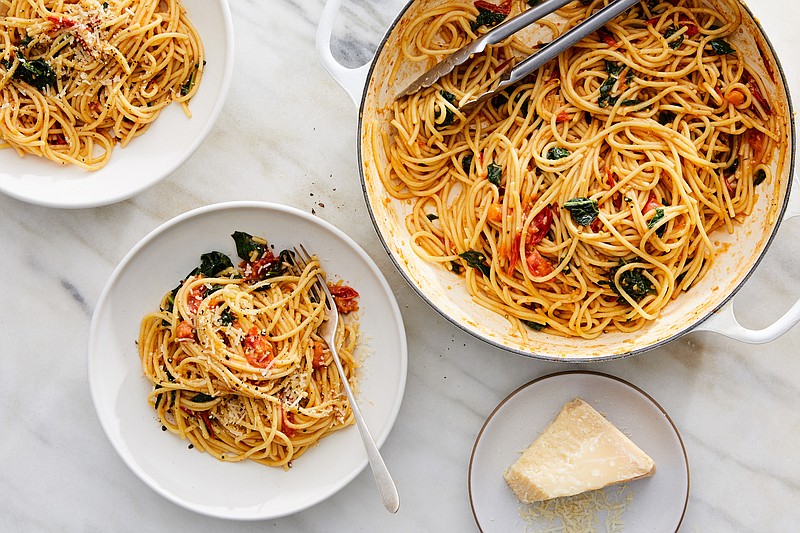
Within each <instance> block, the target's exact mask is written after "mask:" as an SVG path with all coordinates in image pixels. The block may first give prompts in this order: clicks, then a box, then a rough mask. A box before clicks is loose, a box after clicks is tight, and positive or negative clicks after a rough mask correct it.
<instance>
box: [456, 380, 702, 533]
mask: <svg viewBox="0 0 800 533" xmlns="http://www.w3.org/2000/svg"><path fill="white" fill-rule="evenodd" d="M578 397H579V398H583V399H584V400H585V401H586V402H588V403H589V404H590V405H592V407H594V408H595V409H597V411H599V412H600V413H602V414H603V415H604V416H605V417H606V418H607V419H608V420H609V421H611V422H612V423H613V424H614V425H615V426H617V427H618V428H619V429H620V431H622V432H623V433H625V434H626V435H627V436H628V437H630V438H631V440H633V442H635V443H636V444H637V445H638V446H639V447H640V448H641V449H642V450H644V452H645V453H647V454H648V455H649V456H650V457H652V458H653V460H654V461H655V463H656V474H655V475H654V476H653V477H651V478H647V479H641V480H637V481H632V482H630V483H628V484H627V489H626V491H629V493H630V494H632V495H633V500H632V501H630V502H629V503H628V504H627V508H626V510H625V512H624V514H623V516H622V519H623V521H624V523H625V531H647V532H649V533H673V532H675V531H677V530H678V527H679V526H680V523H681V521H682V520H683V515H684V512H685V511H686V504H687V502H688V499H689V465H688V461H687V458H686V449H685V448H684V446H683V441H682V440H681V437H680V435H679V434H678V430H677V428H676V427H675V424H673V422H672V420H671V419H670V418H669V415H667V413H666V412H665V411H664V409H662V408H661V406H659V405H658V404H657V403H656V401H655V400H653V398H651V397H650V396H648V395H647V393H645V392H644V391H642V390H641V389H639V388H637V387H635V386H634V385H631V384H630V383H628V382H626V381H623V380H621V379H619V378H615V377H613V376H608V375H605V374H598V373H593V372H563V373H558V374H551V375H549V376H544V377H541V378H539V379H536V380H534V381H532V382H530V383H528V384H527V385H523V386H522V387H520V388H519V389H517V390H516V391H514V392H513V393H511V394H510V395H509V396H508V397H507V398H506V399H505V400H503V401H502V402H501V403H500V405H498V406H497V407H496V408H495V410H494V412H493V413H492V414H491V415H489V418H488V419H487V420H486V423H485V424H484V426H483V429H481V432H480V434H479V435H478V439H477V441H476V442H475V447H474V449H473V451H472V458H471V460H470V470H469V495H470V501H471V504H472V512H473V514H474V515H475V521H476V522H477V523H478V527H479V528H480V529H481V531H483V533H494V532H502V533H510V532H513V531H526V532H527V531H537V530H539V529H541V528H543V527H544V526H545V525H546V522H544V521H542V522H536V521H533V522H531V521H530V520H527V519H523V517H522V515H521V510H523V509H524V508H525V507H524V506H523V505H522V504H520V503H519V501H518V500H517V498H516V496H515V495H514V493H513V492H512V491H511V489H510V488H509V486H508V485H507V484H506V482H505V480H504V479H503V472H504V471H505V469H506V468H507V467H509V466H510V465H512V464H513V463H514V462H515V461H516V460H517V458H518V457H519V454H520V453H521V452H522V451H523V450H525V449H526V448H527V447H528V446H530V445H531V443H532V442H533V441H534V440H535V439H536V437H537V436H539V434H540V433H541V432H542V431H543V430H544V429H545V427H547V425H548V424H549V423H550V422H551V421H552V420H553V419H554V418H555V417H556V415H557V414H558V412H559V411H560V410H561V407H562V406H563V405H564V404H565V403H566V402H568V401H570V400H572V399H574V398H578ZM605 490H606V491H608V493H609V494H613V492H612V491H614V490H619V488H618V487H616V488H615V487H608V488H606V489H605ZM600 525H601V526H603V525H604V522H600ZM601 529H602V530H605V529H604V527H601Z"/></svg>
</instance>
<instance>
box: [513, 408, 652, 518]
mask: <svg viewBox="0 0 800 533" xmlns="http://www.w3.org/2000/svg"><path fill="white" fill-rule="evenodd" d="M655 471H656V465H655V462H653V460H652V459H651V458H650V457H648V456H647V454H646V453H644V452H643V451H642V450H641V449H639V447H638V446H636V445H635V444H634V443H633V442H632V441H631V440H630V439H629V438H628V437H626V436H625V435H624V434H623V433H622V432H621V431H620V430H618V429H617V428H616V427H614V425H613V424H612V423H611V422H609V421H608V420H606V419H605V418H604V417H603V416H602V415H601V414H600V413H598V412H597V411H595V410H594V408H592V406H591V405H589V404H588V403H586V402H584V401H583V400H581V399H580V398H576V399H574V400H572V401H571V402H567V403H566V404H565V405H564V407H563V408H562V409H561V412H560V413H559V414H558V416H557V417H556V419H555V420H553V421H552V422H551V423H550V425H549V426H547V428H545V430H544V432H542V434H541V435H539V437H538V438H537V439H536V440H535V441H534V443H533V444H531V446H530V447H529V448H528V449H527V450H525V451H524V452H523V453H522V456H521V457H520V458H519V459H518V460H517V462H516V463H514V464H513V465H511V466H510V467H509V468H508V469H506V471H505V474H504V477H505V480H506V482H507V483H508V484H509V486H510V487H511V489H512V490H513V491H514V494H516V495H517V498H519V500H520V501H521V502H524V503H532V502H538V501H542V500H549V499H551V498H559V497H562V496H572V495H575V494H580V493H582V492H586V491H590V490H595V489H600V488H603V487H606V486H608V485H613V484H615V483H624V482H626V481H631V480H634V479H639V478H644V477H650V476H652V475H653V474H655Z"/></svg>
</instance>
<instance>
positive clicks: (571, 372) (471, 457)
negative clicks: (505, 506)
mask: <svg viewBox="0 0 800 533" xmlns="http://www.w3.org/2000/svg"><path fill="white" fill-rule="evenodd" d="M574 374H582V375H590V376H593V377H596V378H605V379H610V380H612V381H616V382H618V383H621V384H622V385H626V386H628V387H630V388H632V389H633V390H635V391H636V392H638V393H639V394H641V395H642V396H644V397H645V398H646V399H647V400H649V401H650V402H651V403H652V404H653V405H655V406H656V408H657V409H658V410H659V411H661V413H662V414H663V415H664V417H665V418H666V420H667V422H669V424H670V426H672V430H673V431H674V432H675V436H677V437H678V442H679V443H680V445H681V451H682V452H683V460H684V465H685V467H686V497H685V498H684V501H683V511H682V512H681V518H680V520H678V523H677V525H676V526H675V531H676V532H677V531H678V530H679V529H680V527H681V524H682V523H683V519H684V518H685V517H686V510H687V508H688V507H689V494H690V492H691V484H692V478H691V472H690V470H689V456H688V454H687V453H686V444H685V443H684V442H683V437H682V436H681V433H680V431H679V430H678V426H676V425H675V422H674V421H673V420H672V417H670V416H669V413H667V411H666V409H664V408H663V407H662V406H661V404H660V403H658V402H657V401H656V399H655V398H653V397H652V396H650V394H648V393H647V392H645V391H644V390H643V389H641V388H640V387H638V386H636V385H634V384H633V383H631V382H629V381H627V380H625V379H622V378H620V377H618V376H614V375H611V374H606V373H604V372H598V371H595V370H564V371H561V372H553V373H551V374H545V375H542V376H539V377H537V378H534V379H532V380H530V381H528V382H526V383H524V384H522V385H520V386H519V387H517V388H516V389H515V390H514V391H512V392H511V393H510V394H508V396H506V397H505V398H503V399H502V400H501V401H500V402H499V403H498V404H497V405H496V406H495V408H494V409H492V412H491V413H489V415H488V416H487V417H486V420H485V421H484V422H483V425H482V426H481V429H480V431H479V432H478V435H477V436H476V437H475V443H474V444H473V446H472V451H471V452H470V455H469V472H468V475H467V491H468V492H469V507H470V510H471V511H472V518H473V519H474V520H475V525H476V526H477V527H478V530H480V531H481V532H482V533H483V528H482V527H481V522H480V519H479V518H478V514H477V513H476V512H475V502H474V499H473V493H472V468H473V464H474V460H475V451H476V450H477V449H478V443H479V442H480V440H481V437H483V433H484V431H485V430H486V427H487V426H488V425H489V422H491V420H492V418H494V416H495V415H496V414H497V413H498V412H499V411H500V409H502V408H503V406H504V405H505V404H506V403H507V402H508V401H509V400H511V398H513V397H514V396H516V395H517V394H519V393H520V392H522V391H523V390H524V389H527V388H528V387H531V386H533V385H535V384H537V383H539V382H541V381H545V380H548V379H551V378H555V377H560V376H564V375H574Z"/></svg>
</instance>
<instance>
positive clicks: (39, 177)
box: [0, 0, 233, 209]
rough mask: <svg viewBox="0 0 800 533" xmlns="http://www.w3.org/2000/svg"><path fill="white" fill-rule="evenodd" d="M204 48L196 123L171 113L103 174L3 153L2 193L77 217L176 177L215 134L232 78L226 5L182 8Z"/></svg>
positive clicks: (188, 0) (216, 0) (201, 1)
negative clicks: (76, 211) (72, 212)
mask: <svg viewBox="0 0 800 533" xmlns="http://www.w3.org/2000/svg"><path fill="white" fill-rule="evenodd" d="M181 3H182V5H183V6H184V7H185V8H186V11H187V13H188V16H189V20H191V21H192V24H194V25H195V27H196V28H197V31H198V33H199V34H200V38H201V39H202V41H203V49H204V50H205V59H206V66H205V71H204V73H203V79H202V80H201V82H200V85H199V86H198V88H197V93H196V94H195V95H194V97H193V98H192V99H191V101H190V102H189V109H190V111H191V112H192V118H189V117H187V116H186V114H185V113H184V112H183V109H181V107H180V106H179V105H177V104H173V105H169V106H167V107H166V108H165V109H164V110H163V111H162V112H161V114H160V115H159V116H158V118H157V119H156V121H155V122H153V124H151V125H150V128H149V129H148V130H147V131H146V132H145V133H144V134H143V135H141V136H139V137H137V138H136V139H133V140H132V141H131V142H130V144H128V146H126V147H125V148H120V147H119V146H117V147H116V148H114V151H113V153H112V154H111V159H110V160H109V162H108V164H106V166H105V167H103V168H101V169H100V170H96V171H94V172H89V171H87V170H84V169H82V168H80V167H77V166H74V165H60V164H58V163H55V162H53V161H50V160H49V159H45V158H42V157H36V156H33V155H25V156H24V157H20V156H19V155H18V154H17V152H16V151H15V150H13V149H12V148H4V149H2V150H0V192H2V193H5V194H7V195H8V196H11V197H13V198H16V199H18V200H22V201H24V202H28V203H30V204H36V205H43V206H47V207H57V208H65V209H77V208H85V207H97V206H101V205H109V204H113V203H116V202H121V201H122V200H126V199H128V198H130V197H132V196H134V195H136V194H139V193H140V192H142V191H144V190H145V189H148V188H150V187H152V186H153V185H155V184H156V183H158V182H159V181H161V180H163V179H164V178H166V177H167V176H169V175H170V174H172V173H173V172H175V170H177V169H178V167H180V166H181V165H182V164H183V163H184V162H185V161H186V160H187V159H189V156H191V155H192V154H193V153H194V151H195V150H196V149H197V147H198V146H200V143H201V142H202V141H203V139H205V138H206V136H207V135H208V133H209V132H210V131H211V128H212V126H213V125H214V123H215V122H216V120H217V117H218V116H219V113H220V111H221V110H222V105H223V103H224V102H225V97H226V95H227V94H228V87H229V86H230V80H231V76H232V73H233V22H232V19H231V13H230V7H229V5H228V0H182V1H181Z"/></svg>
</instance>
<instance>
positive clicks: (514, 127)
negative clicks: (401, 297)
mask: <svg viewBox="0 0 800 533" xmlns="http://www.w3.org/2000/svg"><path fill="white" fill-rule="evenodd" d="M603 4H604V2H603V1H602V0H595V1H592V2H588V1H583V2H577V1H576V2H573V3H571V4H568V5H567V6H566V7H565V8H563V9H561V10H560V11H558V12H557V14H556V16H555V17H552V18H548V19H544V20H542V21H540V23H539V24H540V27H539V33H540V34H541V33H542V32H544V33H545V34H549V35H548V36H552V37H553V38H554V37H555V36H557V35H559V34H561V33H562V32H563V31H565V30H566V29H568V28H570V27H573V26H575V25H576V24H578V23H579V22H580V21H582V20H584V19H585V18H586V17H588V16H589V15H590V14H591V13H592V12H593V11H594V10H596V9H597V8H599V7H601V6H602V5H603ZM724 4H725V6H726V7H727V12H728V13H729V14H728V15H727V16H728V17H729V19H726V18H724V17H723V15H721V14H720V11H719V10H716V9H711V8H709V7H706V6H705V4H703V3H701V2H699V1H696V0H669V1H658V0H646V1H642V2H641V3H640V4H638V5H636V6H634V7H633V8H632V9H631V10H630V11H628V12H627V13H626V14H624V15H621V16H620V17H617V18H616V19H615V20H614V21H612V22H611V23H609V24H607V25H606V27H605V28H604V29H602V30H600V31H599V32H596V33H595V34H593V35H591V36H589V37H587V38H585V39H584V40H582V41H581V42H580V43H578V44H577V45H576V46H574V47H572V48H571V49H570V50H568V51H566V52H564V53H563V54H561V55H560V56H559V57H558V58H557V59H555V60H553V61H551V62H550V63H548V64H547V65H545V66H544V67H542V68H541V69H539V70H538V71H536V72H535V73H533V74H531V75H530V76H529V77H527V78H526V79H525V80H523V81H522V82H521V83H519V84H517V85H515V86H513V87H512V88H509V89H507V90H506V91H505V92H504V93H501V94H499V95H498V96H495V97H494V98H493V99H492V100H491V101H487V102H485V103H483V104H481V105H480V106H479V107H478V108H477V109H475V110H474V111H472V112H469V114H464V113H462V112H461V111H460V110H459V104H463V103H465V102H467V101H469V100H470V99H471V98H473V97H475V96H477V95H478V94H480V93H482V92H483V91H485V90H486V89H487V88H490V87H492V86H493V84H496V83H498V82H499V79H500V76H501V75H502V74H503V73H504V72H505V71H506V70H507V69H508V68H510V67H511V66H513V64H514V63H515V62H516V61H518V60H519V59H520V58H521V57H525V56H528V55H530V54H533V53H535V51H536V48H537V44H530V43H526V42H525V40H524V39H523V38H522V37H520V36H519V35H515V36H512V37H510V38H508V39H507V40H505V41H504V42H502V43H500V44H498V45H493V46H489V47H488V48H487V50H486V52H484V53H482V54H480V55H477V56H475V57H473V58H472V59H471V60H470V61H469V62H468V63H466V64H465V65H462V66H459V67H457V68H456V69H455V70H454V71H453V72H452V73H451V74H449V75H447V76H445V77H443V78H442V79H441V80H439V81H438V82H437V83H436V84H435V85H433V86H431V87H429V88H427V89H424V90H422V91H420V92H418V93H416V94H413V95H410V96H407V97H403V98H401V99H398V100H397V101H394V102H393V103H392V104H391V107H390V108H389V109H388V112H389V114H390V120H391V125H392V128H391V132H388V133H387V132H383V131H382V130H381V128H380V127H374V125H373V126H370V125H368V126H367V128H368V130H369V131H371V132H372V134H371V135H372V136H371V139H372V141H371V142H372V143H373V150H374V151H375V152H376V153H385V154H387V158H388V161H389V164H388V165H387V166H386V167H385V168H381V169H379V172H380V179H381V181H382V183H383V186H384V187H385V189H386V190H387V191H388V193H389V195H391V196H392V197H393V198H395V199H401V200H408V201H410V203H411V204H412V206H413V208H412V211H411V213H410V214H409V215H408V217H407V219H406V225H407V228H408V231H409V233H410V235H411V240H412V246H413V248H414V250H415V252H416V253H417V254H418V255H420V256H421V257H422V258H423V259H425V260H428V261H430V262H433V263H438V264H440V265H442V266H443V267H444V268H447V269H448V270H450V271H452V272H453V273H454V274H456V275H460V276H465V277H466V285H467V287H468V290H469V292H470V294H471V296H472V297H473V300H474V301H476V302H477V303H478V304H480V305H482V306H484V307H486V308H488V309H490V310H493V311H496V312H497V313H500V314H501V315H503V316H506V317H508V319H509V320H510V321H511V323H512V325H513V327H514V328H515V329H516V330H518V331H519V332H520V334H521V335H522V336H523V338H528V336H529V334H530V331H531V329H533V330H546V331H547V332H548V333H553V334H558V335H564V336H580V337H584V338H596V337H597V336H599V335H601V334H602V333H603V332H608V331H623V332H630V331H635V330H637V329H639V328H642V327H643V326H644V325H645V324H647V323H648V322H650V321H653V320H655V319H656V318H657V317H658V316H659V314H660V313H661V312H662V310H663V309H664V307H665V306H667V305H668V304H669V302H670V301H671V300H672V299H674V298H676V297H678V295H679V294H680V293H681V292H682V291H686V290H688V289H689V288H690V287H691V286H692V285H693V284H694V283H696V282H697V280H699V279H701V278H702V277H703V275H704V274H705V272H706V271H707V270H708V268H709V266H710V264H711V263H712V262H713V261H714V257H715V254H716V253H717V250H716V249H715V245H714V244H713V242H712V239H711V237H710V236H711V234H712V233H713V232H714V231H717V230H726V231H728V232H733V231H734V227H735V225H736V223H737V221H739V220H741V219H742V218H743V217H745V216H747V215H748V214H749V213H750V212H751V211H752V209H753V206H754V204H755V202H756V200H757V190H758V187H759V185H760V184H761V183H762V182H766V183H771V182H772V181H773V169H772V168H771V166H770V162H771V160H772V156H773V154H774V153H775V152H776V151H783V150H784V149H785V148H784V146H783V145H782V144H781V139H783V138H784V137H785V131H786V127H787V126H786V122H785V119H784V118H783V117H782V116H780V114H779V113H777V112H773V109H772V106H771V105H770V103H769V101H768V100H767V99H766V98H765V97H764V96H763V95H764V94H766V90H765V87H764V85H763V83H762V80H761V77H762V76H764V74H762V73H763V72H767V73H768V72H769V70H768V69H769V66H768V65H762V64H754V63H749V62H748V60H747V59H746V58H745V57H743V55H744V54H742V55H740V54H739V53H737V51H736V49H735V48H734V46H732V44H731V42H730V36H731V35H732V34H733V33H734V32H736V30H737V28H738V27H739V25H740V23H741V11H740V7H739V4H738V2H736V1H735V0H725V2H724ZM524 8H525V4H524V3H523V2H516V1H515V2H513V3H512V1H511V0H507V1H506V2H504V3H503V4H501V5H494V4H490V3H488V2H485V1H482V0H478V1H476V2H474V4H472V3H465V2H462V1H447V2H443V3H439V4H437V5H435V6H434V7H432V8H430V9H429V10H428V11H427V12H425V13H424V14H423V15H421V16H419V17H418V18H416V19H415V20H413V21H412V22H410V23H409V24H408V26H406V27H405V28H404V29H403V32H404V33H403V34H402V38H401V44H402V56H403V57H402V59H403V60H404V61H406V62H424V63H425V64H426V65H427V66H432V65H433V64H435V63H436V61H437V60H438V59H439V58H441V57H443V56H446V55H447V54H448V53H450V52H452V51H454V50H456V49H458V48H460V47H461V46H463V45H464V44H466V43H468V42H469V41H471V40H473V39H474V38H475V37H476V35H478V34H480V33H481V32H484V31H485V29H486V28H487V27H488V26H491V25H493V24H496V23H498V22H499V21H501V20H503V18H504V17H505V16H506V15H507V14H513V11H515V10H517V11H518V10H520V9H524ZM546 38H547V36H546ZM528 40H530V39H528ZM539 42H541V41H539ZM399 63H400V62H398V64H399ZM765 69H766V70H765ZM780 159H781V160H782V158H780ZM779 166H780V163H779ZM780 171H781V169H780V168H778V169H777V173H778V174H780ZM766 186H767V185H763V186H762V187H766Z"/></svg>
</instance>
